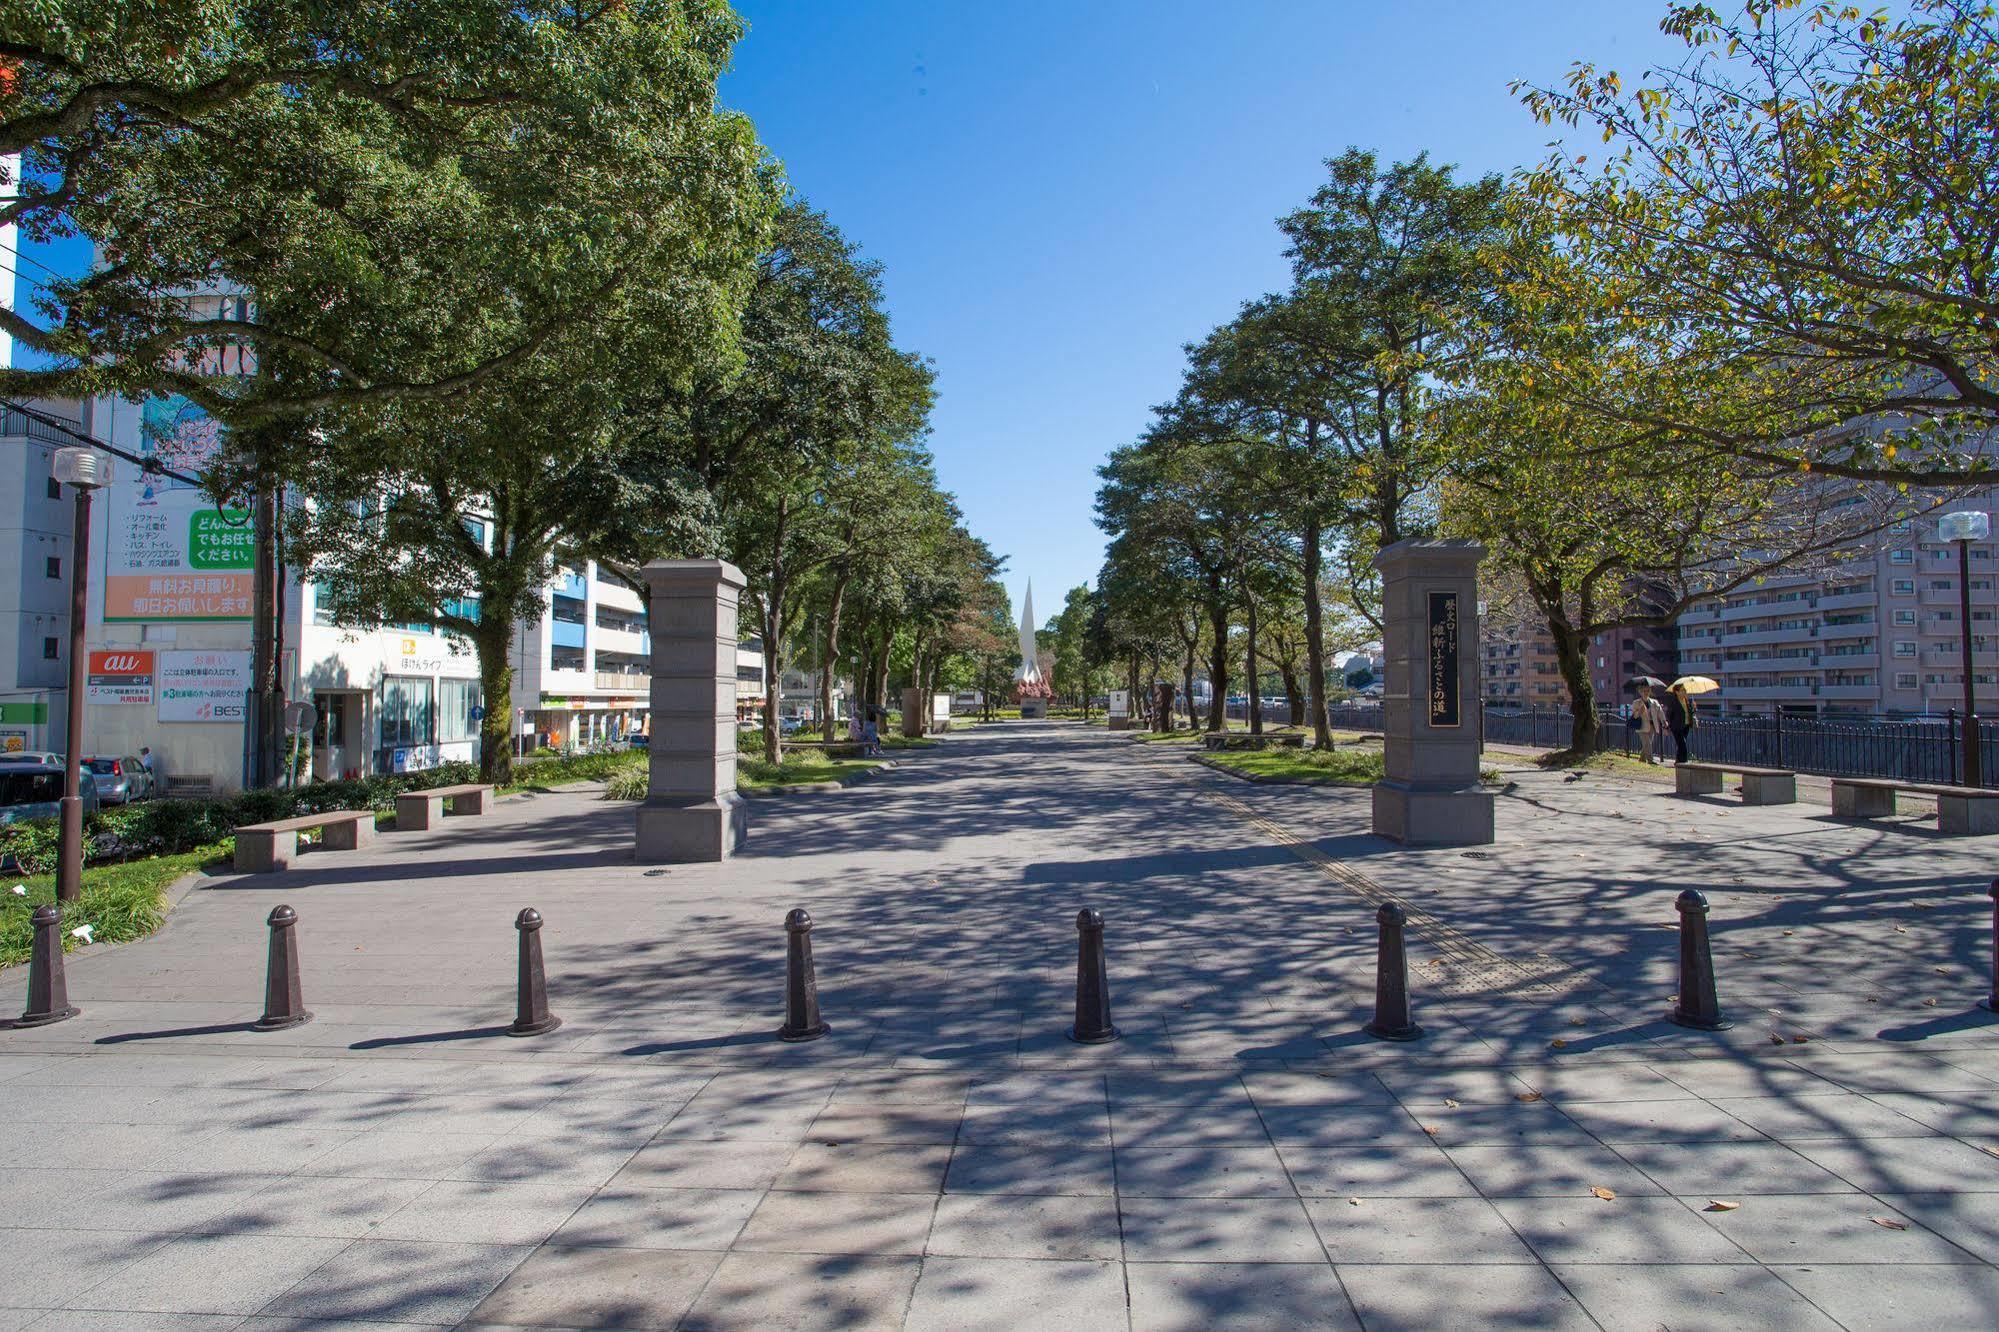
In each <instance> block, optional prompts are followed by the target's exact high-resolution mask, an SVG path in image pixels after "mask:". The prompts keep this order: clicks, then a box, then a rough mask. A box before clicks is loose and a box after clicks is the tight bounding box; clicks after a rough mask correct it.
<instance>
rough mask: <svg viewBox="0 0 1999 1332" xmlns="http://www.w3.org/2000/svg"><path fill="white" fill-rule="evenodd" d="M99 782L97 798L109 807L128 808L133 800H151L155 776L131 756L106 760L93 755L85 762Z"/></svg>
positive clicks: (126, 755) (84, 764) (153, 792)
mask: <svg viewBox="0 0 1999 1332" xmlns="http://www.w3.org/2000/svg"><path fill="white" fill-rule="evenodd" d="M83 766H84V767H86V768H88V769H89V770H90V775H91V776H93V777H95V778H96V779H97V798H98V799H99V800H101V801H103V802H104V803H105V804H107V805H129V804H130V803H132V802H133V801H134V800H151V799H152V798H153V796H154V795H156V794H157V792H155V791H154V790H153V774H152V773H150V772H147V771H146V765H145V764H143V763H141V762H139V760H138V759H137V758H136V757H135V756H133V755H131V754H122V755H120V756H118V757H116V758H106V757H104V756H102V755H96V754H93V755H92V756H91V757H89V758H87V759H85V760H84V761H83Z"/></svg>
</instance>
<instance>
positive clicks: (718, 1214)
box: [549, 1186, 764, 1249]
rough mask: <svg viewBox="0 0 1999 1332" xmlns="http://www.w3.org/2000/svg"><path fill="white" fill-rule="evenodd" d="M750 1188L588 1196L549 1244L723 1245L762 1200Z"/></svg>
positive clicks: (618, 1190)
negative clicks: (588, 1199)
mask: <svg viewBox="0 0 1999 1332" xmlns="http://www.w3.org/2000/svg"><path fill="white" fill-rule="evenodd" d="M763 1196H764V1195H763V1193H762V1192H761V1191H759V1190H756V1189H630V1188H619V1187H616V1186H613V1187H611V1188H607V1189H605V1190H604V1191H603V1192H601V1193H599V1194H597V1195H596V1196H595V1197H593V1198H591V1199H590V1201H588V1202H586V1203H584V1204H583V1206H581V1207H579V1208H578V1209H577V1210H576V1214H575V1215H574V1216H572V1217H570V1218H569V1220H568V1221H566V1222H564V1223H563V1225H562V1228H561V1229H559V1230H557V1231H556V1232H555V1234H554V1235H553V1236H551V1237H550V1239H549V1243H551V1244H562V1245H570V1246H578V1245H602V1246H605V1247H609V1248H626V1249H726V1248H728V1247H729V1246H730V1245H731V1244H733V1243H734V1242H735V1239H736V1236H737V1235H738V1234H740V1233H741V1232H742V1229H743V1223H744V1222H745V1221H747V1220H749V1219H750V1213H751V1212H754V1211H755V1210H756V1208H757V1203H758V1202H760V1201H761V1200H762V1199H763Z"/></svg>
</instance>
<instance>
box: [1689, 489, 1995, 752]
mask: <svg viewBox="0 0 1999 1332" xmlns="http://www.w3.org/2000/svg"><path fill="white" fill-rule="evenodd" d="M1952 507H1961V508H1966V509H1979V510H1983V511H1985V512H1987V513H1992V512H1995V511H1999V502H1995V496H1993V495H1990V494H1987V495H1981V496H1978V497H1976V498H1969V499H1967V501H1966V503H1965V504H1963V505H1961V506H1952ZM1969 553H1970V557H1971V623H1970V624H1969V625H1968V626H1967V625H1966V624H1964V623H1963V622H1962V619H1961V605H1960V598H1961V596H1962V589H1961V588H1960V586H1959V574H1958V569H1959V556H1958V549H1957V546H1956V544H1955V543H1951V542H1946V541H1943V540H1942V539H1941V538H1940V537H1939V536H1938V533H1937V525H1936V520H1935V518H1934V517H1929V518H1923V519H1912V520H1905V521H1902V522H1899V523H1896V524H1894V525H1893V526H1891V527H1890V528H1888V529H1887V530H1885V531H1884V532H1882V533H1881V534H1880V535H1879V536H1878V537H1876V538H1875V539H1874V540H1873V541H1872V542H1871V544H1870V548H1869V550H1868V551H1867V553H1865V554H1864V555H1863V556H1861V557H1860V558H1858V559H1854V560H1851V561H1848V562H1846V563H1843V564H1840V565H1837V566H1834V567H1831V568H1827V569H1823V570H1817V571H1812V572H1809V573H1800V574H1796V575H1791V576H1787V577H1778V578H1770V579H1766V580H1764V581H1763V582H1762V583H1760V584H1759V585H1757V586H1755V587H1751V588H1742V589H1739V590H1737V591H1735V592H1732V593H1730V594H1728V595H1727V596H1725V597H1720V598H1717V599H1715V600H1711V601H1707V602H1703V603H1701V604H1700V605H1698V606H1696V607H1694V608H1693V609H1691V610H1689V611H1688V612H1687V613H1686V614H1685V615H1683V616H1681V618H1680V662H1681V668H1682V669H1683V670H1687V671H1698V672H1700V673H1702V674H1704V675H1711V676H1713V677H1714V678H1715V679H1716V680H1719V681H1720V682H1721V684H1722V688H1721V690H1720V692H1719V693H1717V694H1715V695H1712V696H1711V698H1712V701H1713V702H1714V703H1716V704H1717V705H1718V706H1719V707H1720V708H1721V710H1722V711H1723V712H1724V713H1741V712H1768V711H1770V710H1772V709H1777V708H1781V709H1782V710H1784V711H1786V712H1797V713H1818V714H1839V715H1874V714H1879V715H1884V716H1893V717H1908V716H1922V715H1936V714H1941V713H1943V712H1945V711H1946V710H1948V709H1951V708H1960V709H1961V708H1962V707H1963V706H1964V666H1963V655H1962V654H1963V647H1964V634H1965V633H1966V631H1967V630H1969V632H1970V635H1971V645H1972V652H1973V658H1974V660H1973V669H1972V675H1973V684H1974V686H1975V687H1976V688H1977V689H1978V690H1979V692H1981V693H1986V694H1987V696H1988V697H1989V696H1990V695H1989V691H1990V690H1991V689H1992V687H1993V686H1994V684H1995V683H1999V592H1995V590H1994V586H1995V584H1994V580H1995V578H1999V573H1995V570H1994V562H1995V556H1994V543H1993V542H1991V541H1989V540H1988V541H1984V542H1974V543H1973V544H1972V546H1971V548H1970V552H1969Z"/></svg>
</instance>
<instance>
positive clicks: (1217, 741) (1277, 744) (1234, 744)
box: [1201, 731, 1305, 751]
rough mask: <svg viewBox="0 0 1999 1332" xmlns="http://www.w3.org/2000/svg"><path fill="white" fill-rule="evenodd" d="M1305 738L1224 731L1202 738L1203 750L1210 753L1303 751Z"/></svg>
mask: <svg viewBox="0 0 1999 1332" xmlns="http://www.w3.org/2000/svg"><path fill="white" fill-rule="evenodd" d="M1304 747H1305V737H1304V735H1303V734H1302V733H1292V734H1287V735H1249V734H1246V733H1244V732H1241V731H1222V732H1220V733H1218V734H1214V735H1204V736H1202V737H1201V748H1203V749H1206V750H1210V751H1219V750H1224V749H1303V748H1304Z"/></svg>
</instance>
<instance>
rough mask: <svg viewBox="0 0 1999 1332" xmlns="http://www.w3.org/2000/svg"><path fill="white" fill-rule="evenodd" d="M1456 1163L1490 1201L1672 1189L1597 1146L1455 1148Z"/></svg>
mask: <svg viewBox="0 0 1999 1332" xmlns="http://www.w3.org/2000/svg"><path fill="white" fill-rule="evenodd" d="M1446 1150H1447V1151H1448V1152H1449V1154H1450V1160H1451V1162H1452V1163H1453V1164H1454V1165H1455V1166H1456V1167H1457V1168H1458V1169H1459V1170H1462V1171H1463V1172H1464V1173H1465V1174H1466V1175H1468V1176H1469V1177H1470V1179H1471V1183H1472V1185H1474V1186H1475V1189H1476V1191H1477V1192H1479V1193H1482V1194H1484V1195H1485V1196H1486V1197H1488V1198H1581V1197H1585V1196H1591V1195H1590V1190H1591V1189H1597V1188H1605V1189H1611V1190H1613V1191H1615V1192H1616V1193H1617V1194H1618V1195H1619V1196H1623V1195H1624V1194H1627V1193H1629V1194H1647V1193H1650V1194H1660V1193H1664V1192H1665V1191H1666V1190H1665V1189H1664V1188H1662V1187H1661V1186H1659V1185H1658V1184H1655V1183H1653V1182H1652V1181H1651V1180H1650V1179H1647V1178H1646V1177H1645V1175H1644V1174H1643V1172H1641V1171H1640V1170H1639V1169H1638V1168H1637V1167H1636V1166H1634V1165H1632V1164H1631V1163H1630V1162H1629V1161H1626V1160H1625V1159H1624V1158H1623V1157H1621V1156H1619V1155H1618V1154H1617V1153H1616V1152H1613V1151H1611V1150H1610V1148H1608V1147H1604V1146H1601V1145H1599V1144H1597V1143H1573V1142H1558V1143H1534V1142H1523V1143H1514V1144H1512V1145H1511V1146H1506V1147H1450V1148H1447V1149H1446Z"/></svg>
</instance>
